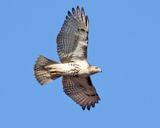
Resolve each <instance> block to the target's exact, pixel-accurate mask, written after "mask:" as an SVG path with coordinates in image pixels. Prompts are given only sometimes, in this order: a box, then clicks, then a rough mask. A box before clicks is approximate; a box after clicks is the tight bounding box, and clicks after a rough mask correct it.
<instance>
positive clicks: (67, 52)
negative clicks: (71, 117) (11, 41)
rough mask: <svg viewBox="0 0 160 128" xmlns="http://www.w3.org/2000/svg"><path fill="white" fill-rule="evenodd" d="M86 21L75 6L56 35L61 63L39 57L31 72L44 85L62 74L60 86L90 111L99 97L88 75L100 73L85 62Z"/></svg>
mask: <svg viewBox="0 0 160 128" xmlns="http://www.w3.org/2000/svg"><path fill="white" fill-rule="evenodd" d="M88 32H89V20H88V16H86V15H85V12H84V9H83V8H81V9H80V8H79V7H78V6H77V8H76V9H74V8H72V12H70V11H68V15H67V16H66V19H65V21H64V24H63V26H62V28H61V30H60V32H59V34H58V36H57V51H58V55H59V58H60V61H61V63H58V62H55V61H53V60H50V59H47V58H45V57H43V56H40V57H39V58H38V59H37V61H36V64H35V67H34V72H35V77H36V79H37V81H38V82H39V83H40V84H41V85H43V84H46V83H48V82H50V81H52V80H54V79H57V78H59V77H61V76H62V77H63V78H62V79H63V80H62V82H63V89H64V92H65V94H66V95H68V96H69V97H70V98H72V99H73V100H74V101H75V102H76V103H77V104H79V105H80V106H81V107H82V109H83V110H84V109H85V108H87V109H88V110H90V108H91V107H94V106H95V104H96V103H98V101H99V100H100V98H99V96H98V94H97V92H96V89H95V87H94V86H93V84H92V82H91V78H90V75H92V74H95V73H98V72H101V69H100V68H99V67H97V66H92V65H90V64H89V63H88V61H87V46H88Z"/></svg>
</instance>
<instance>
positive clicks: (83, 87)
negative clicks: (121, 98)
mask: <svg viewBox="0 0 160 128" xmlns="http://www.w3.org/2000/svg"><path fill="white" fill-rule="evenodd" d="M63 86H64V87H63V88H64V92H65V93H66V95H68V96H69V97H70V98H72V99H73V100H74V101H75V102H76V103H77V104H79V105H80V106H81V107H82V109H83V110H84V109H85V108H87V109H88V110H90V108H91V107H94V106H95V104H96V103H98V101H99V100H100V98H99V96H98V94H97V92H96V89H95V87H94V86H93V84H92V82H91V79H90V77H67V76H65V77H63Z"/></svg>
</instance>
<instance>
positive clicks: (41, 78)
mask: <svg viewBox="0 0 160 128" xmlns="http://www.w3.org/2000/svg"><path fill="white" fill-rule="evenodd" d="M50 64H57V62H55V61H53V60H50V59H47V58H46V57H44V56H39V57H38V59H37V61H36V64H35V66H34V75H35V78H36V79H37V81H38V82H39V83H40V84H41V85H43V84H47V83H49V82H51V81H52V80H54V79H57V78H59V77H60V75H58V74H56V73H51V72H50V71H49V69H47V68H45V66H47V65H50Z"/></svg>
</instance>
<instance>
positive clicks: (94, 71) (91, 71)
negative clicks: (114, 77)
mask: <svg viewBox="0 0 160 128" xmlns="http://www.w3.org/2000/svg"><path fill="white" fill-rule="evenodd" d="M89 72H90V73H91V74H95V73H98V72H102V70H101V68H99V67H97V66H90V67H89Z"/></svg>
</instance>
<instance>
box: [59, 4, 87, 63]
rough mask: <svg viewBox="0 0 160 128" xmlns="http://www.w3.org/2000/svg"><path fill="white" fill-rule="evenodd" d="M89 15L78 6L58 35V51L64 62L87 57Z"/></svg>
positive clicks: (67, 17)
mask: <svg viewBox="0 0 160 128" xmlns="http://www.w3.org/2000/svg"><path fill="white" fill-rule="evenodd" d="M88 27H89V20H88V16H86V15H85V12H84V9H83V8H81V9H80V8H79V7H78V6H77V8H76V9H74V8H72V12H70V11H68V15H67V16H66V19H65V21H64V24H63V26H62V28H61V30H60V32H59V34H58V36H57V51H58V55H59V58H60V60H61V62H62V63H64V62H70V61H74V60H77V59H79V60H83V59H86V58H87V45H88Z"/></svg>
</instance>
